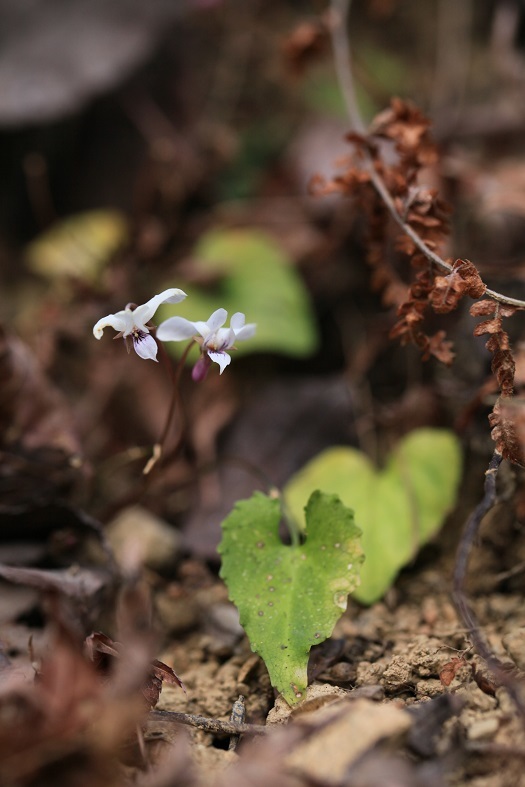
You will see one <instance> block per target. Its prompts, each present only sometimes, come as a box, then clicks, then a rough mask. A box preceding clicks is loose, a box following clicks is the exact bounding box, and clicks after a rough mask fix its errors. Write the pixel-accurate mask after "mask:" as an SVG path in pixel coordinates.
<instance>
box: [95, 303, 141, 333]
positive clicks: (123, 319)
mask: <svg viewBox="0 0 525 787" xmlns="http://www.w3.org/2000/svg"><path fill="white" fill-rule="evenodd" d="M108 326H109V327H110V328H114V329H115V330H116V331H118V332H119V333H122V334H123V335H124V336H127V335H129V334H130V333H131V331H132V330H133V317H132V312H131V311H129V309H126V310H124V311H121V312H117V313H116V314H108V315H107V317H102V319H100V320H99V321H98V322H97V323H96V324H95V325H94V326H93V336H94V337H95V339H102V334H103V333H104V328H107V327H108Z"/></svg>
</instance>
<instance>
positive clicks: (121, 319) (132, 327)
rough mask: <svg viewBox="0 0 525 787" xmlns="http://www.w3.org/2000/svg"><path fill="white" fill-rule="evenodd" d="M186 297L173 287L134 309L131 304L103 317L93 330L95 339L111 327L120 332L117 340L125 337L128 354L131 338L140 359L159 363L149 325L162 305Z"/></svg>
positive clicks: (116, 337) (99, 337)
mask: <svg viewBox="0 0 525 787" xmlns="http://www.w3.org/2000/svg"><path fill="white" fill-rule="evenodd" d="M185 297H186V293H185V292H183V291H182V290H179V289H177V288H176V287H172V288H171V289H169V290H164V292H161V293H160V294H159V295H155V296H154V297H153V298H150V300H149V301H147V302H146V303H143V304H142V305H141V306H137V307H136V308H134V309H133V308H132V306H131V304H128V305H127V306H126V308H125V309H123V310H122V311H120V312H116V313H115V314H108V315H107V317H102V319H101V320H99V321H98V322H97V323H96V325H95V326H94V328H93V336H94V337H95V339H101V338H102V334H103V333H104V328H107V327H108V326H109V327H110V328H114V329H115V330H116V331H118V333H117V335H116V336H115V337H114V338H115V339H118V338H120V337H123V339H124V341H125V343H126V347H127V350H128V352H129V339H130V338H131V339H132V340H133V348H134V350H135V352H136V353H137V355H138V356H139V357H140V358H144V360H151V361H157V343H156V341H155V339H154V338H153V336H151V334H150V329H149V328H148V326H147V323H148V322H149V321H150V320H151V319H152V317H153V315H154V314H155V312H156V311H157V309H158V308H159V306H160V305H161V303H179V302H180V301H182V300H184V298H185Z"/></svg>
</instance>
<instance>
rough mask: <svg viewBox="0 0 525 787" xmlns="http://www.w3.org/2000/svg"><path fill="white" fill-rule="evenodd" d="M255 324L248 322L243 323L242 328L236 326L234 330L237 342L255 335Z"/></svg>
mask: <svg viewBox="0 0 525 787" xmlns="http://www.w3.org/2000/svg"><path fill="white" fill-rule="evenodd" d="M256 327H257V326H256V325H255V323H254V322H251V323H248V325H243V327H242V328H238V329H237V330H235V340H236V341H238V342H244V341H245V340H246V339H251V338H252V337H253V336H255V329H256Z"/></svg>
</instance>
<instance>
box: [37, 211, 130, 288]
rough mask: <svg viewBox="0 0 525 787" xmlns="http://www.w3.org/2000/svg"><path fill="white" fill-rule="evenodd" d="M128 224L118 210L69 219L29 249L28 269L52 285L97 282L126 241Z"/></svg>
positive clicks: (51, 229)
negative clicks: (52, 282) (60, 282)
mask: <svg viewBox="0 0 525 787" xmlns="http://www.w3.org/2000/svg"><path fill="white" fill-rule="evenodd" d="M127 236H128V224H127V221H126V218H125V216H124V215H123V214H122V213H120V212H118V211H116V210H93V211H89V212H86V213H79V214H77V215H75V216H70V217H69V218H67V219H64V220H63V221H60V222H58V223H57V224H55V225H53V226H52V227H51V228H50V229H49V230H47V231H46V232H44V233H42V235H40V236H39V237H38V238H36V240H34V241H33V242H32V243H30V244H29V246H28V247H27V249H26V259H27V264H28V266H29V268H30V269H31V270H32V271H33V272H34V273H38V274H39V275H41V276H44V277H45V278H47V279H51V280H53V281H55V280H57V279H64V280H67V279H77V280H80V281H83V282H86V283H89V284H95V283H96V282H97V281H98V278H99V276H100V273H101V271H102V270H103V268H104V267H105V265H106V263H107V262H108V261H109V260H110V259H111V257H112V256H113V254H114V253H115V252H116V251H117V249H118V248H119V247H120V246H121V245H122V244H123V243H124V242H125V241H126V240H127Z"/></svg>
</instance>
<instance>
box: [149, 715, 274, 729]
mask: <svg viewBox="0 0 525 787" xmlns="http://www.w3.org/2000/svg"><path fill="white" fill-rule="evenodd" d="M149 718H150V719H153V720H154V721H167V722H170V723H172V724H187V725H188V726H190V727H197V728H198V729H199V730H204V732H211V733H213V734H214V735H265V734H266V733H267V732H268V727H265V726H264V725H263V724H237V723H235V722H232V721H221V720H220V719H209V718H207V717H206V716H194V715H193V714H191V713H177V712H175V711H169V710H152V711H150V714H149Z"/></svg>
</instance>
